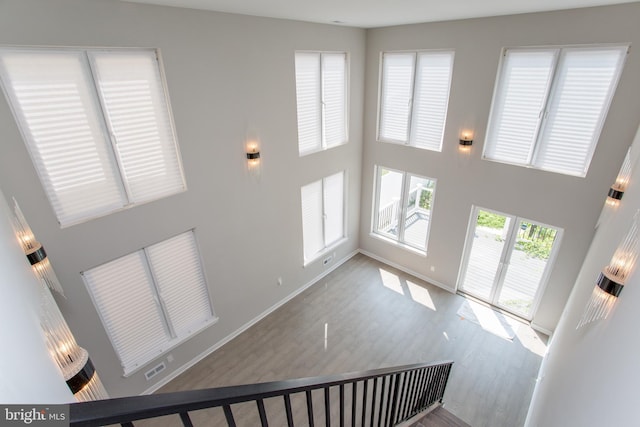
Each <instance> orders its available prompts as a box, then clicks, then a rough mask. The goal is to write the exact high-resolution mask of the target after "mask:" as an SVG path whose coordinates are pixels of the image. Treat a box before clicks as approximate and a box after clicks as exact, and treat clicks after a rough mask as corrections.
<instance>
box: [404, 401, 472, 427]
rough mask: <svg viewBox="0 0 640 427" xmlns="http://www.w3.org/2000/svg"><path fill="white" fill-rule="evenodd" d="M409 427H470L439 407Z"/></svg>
mask: <svg viewBox="0 0 640 427" xmlns="http://www.w3.org/2000/svg"><path fill="white" fill-rule="evenodd" d="M411 427H471V426H470V425H469V424H467V423H465V422H464V421H462V420H461V419H460V418H458V417H456V416H455V415H453V414H452V413H451V412H449V411H447V410H446V409H445V408H444V407H442V406H439V407H437V408H436V409H434V410H433V411H431V412H429V413H428V414H427V415H425V416H424V417H423V418H421V419H420V420H418V421H416V422H415V423H414V424H412V425H411Z"/></svg>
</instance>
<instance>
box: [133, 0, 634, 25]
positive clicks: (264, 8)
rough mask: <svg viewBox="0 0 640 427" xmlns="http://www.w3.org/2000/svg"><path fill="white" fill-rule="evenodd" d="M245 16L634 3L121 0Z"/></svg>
mask: <svg viewBox="0 0 640 427" xmlns="http://www.w3.org/2000/svg"><path fill="white" fill-rule="evenodd" d="M123 1H129V2H134V3H147V4H157V5H164V6H175V7H185V8H191V9H202V10H214V11H218V12H229V13H239V14H243V15H254V16H266V17H271V18H284V19H294V20H298V21H309V22H320V23H327V24H339V25H346V26H351V27H361V28H375V27H385V26H389V25H401V24H412V23H418V22H434V21H447V20H452V19H465V18H477V17H483V16H498V15H511V14H517V13H528V12H542V11H549V10H560V9H573V8H580V7H589V6H601V5H608V4H616V3H632V2H633V0H123Z"/></svg>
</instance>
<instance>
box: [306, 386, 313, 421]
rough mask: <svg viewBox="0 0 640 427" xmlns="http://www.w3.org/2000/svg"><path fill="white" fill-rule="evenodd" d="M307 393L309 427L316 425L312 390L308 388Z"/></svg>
mask: <svg viewBox="0 0 640 427" xmlns="http://www.w3.org/2000/svg"><path fill="white" fill-rule="evenodd" d="M305 394H306V396H307V417H308V418H309V427H314V425H313V419H314V415H313V399H312V398H311V390H307V391H306V392H305Z"/></svg>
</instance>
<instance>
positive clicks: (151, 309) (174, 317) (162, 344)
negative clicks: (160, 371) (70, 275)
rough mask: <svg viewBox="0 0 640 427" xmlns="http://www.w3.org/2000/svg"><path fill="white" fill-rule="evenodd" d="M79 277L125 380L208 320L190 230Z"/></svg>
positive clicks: (208, 310) (204, 288) (204, 287)
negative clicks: (116, 357)
mask: <svg viewBox="0 0 640 427" xmlns="http://www.w3.org/2000/svg"><path fill="white" fill-rule="evenodd" d="M82 276H83V278H84V281H85V283H86V286H87V289H88V290H89V293H90V294H91V297H92V299H93V302H94V304H95V306H96V309H97V310H98V313H99V315H100V318H101V319H102V323H103V325H104V327H105V330H106V331H107V334H108V335H109V338H110V339H111V342H112V344H113V347H114V349H115V351H116V353H117V354H118V357H119V358H120V362H121V363H122V367H123V369H124V373H125V375H128V374H130V373H132V372H133V371H135V370H136V369H138V368H139V367H141V366H144V365H145V364H146V363H148V362H149V361H151V360H152V359H154V358H155V357H157V356H159V355H160V354H162V353H163V352H165V351H167V350H169V349H170V348H172V347H173V346H175V345H177V344H178V343H180V342H182V341H184V340H185V339H187V338H188V337H190V336H191V335H193V334H194V333H196V332H198V331H199V330H201V329H202V328H203V327H205V326H207V325H209V324H211V321H212V319H213V310H212V308H211V304H210V301H209V294H208V291H207V284H206V281H205V278H204V273H203V271H202V267H201V264H200V257H199V254H198V250H197V246H196V241H195V236H194V233H193V231H189V232H187V233H183V234H180V235H178V236H176V237H174V238H171V239H169V240H165V241H163V242H160V243H158V244H155V245H151V246H149V247H147V248H145V249H142V250H139V251H137V252H134V253H132V254H130V255H126V256H124V257H121V258H118V259H116V260H114V261H111V262H108V263H106V264H103V265H100V266H98V267H95V268H92V269H90V270H87V271H85V272H83V273H82Z"/></svg>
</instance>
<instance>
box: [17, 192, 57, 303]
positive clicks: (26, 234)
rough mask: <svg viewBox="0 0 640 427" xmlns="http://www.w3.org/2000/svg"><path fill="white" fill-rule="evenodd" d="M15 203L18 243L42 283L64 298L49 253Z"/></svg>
mask: <svg viewBox="0 0 640 427" xmlns="http://www.w3.org/2000/svg"><path fill="white" fill-rule="evenodd" d="M13 203H14V211H15V221H14V223H15V229H16V234H17V236H18V241H19V242H20V245H21V246H22V250H23V251H24V253H25V255H26V256H27V259H28V260H29V263H30V264H31V268H32V269H33V272H34V273H35V274H36V276H37V277H38V279H40V280H42V282H44V283H45V284H46V285H47V286H48V287H49V289H51V290H52V291H56V292H57V293H59V294H60V295H62V296H64V291H63V290H62V286H61V285H60V282H59V281H58V278H57V277H56V273H55V272H54V271H53V267H51V263H50V262H49V259H48V258H47V252H46V251H45V250H44V247H42V244H40V242H38V241H37V240H36V238H35V236H34V235H33V231H31V227H29V224H27V221H26V220H25V219H24V215H23V214H22V211H21V210H20V207H19V206H18V203H17V202H16V199H13Z"/></svg>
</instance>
